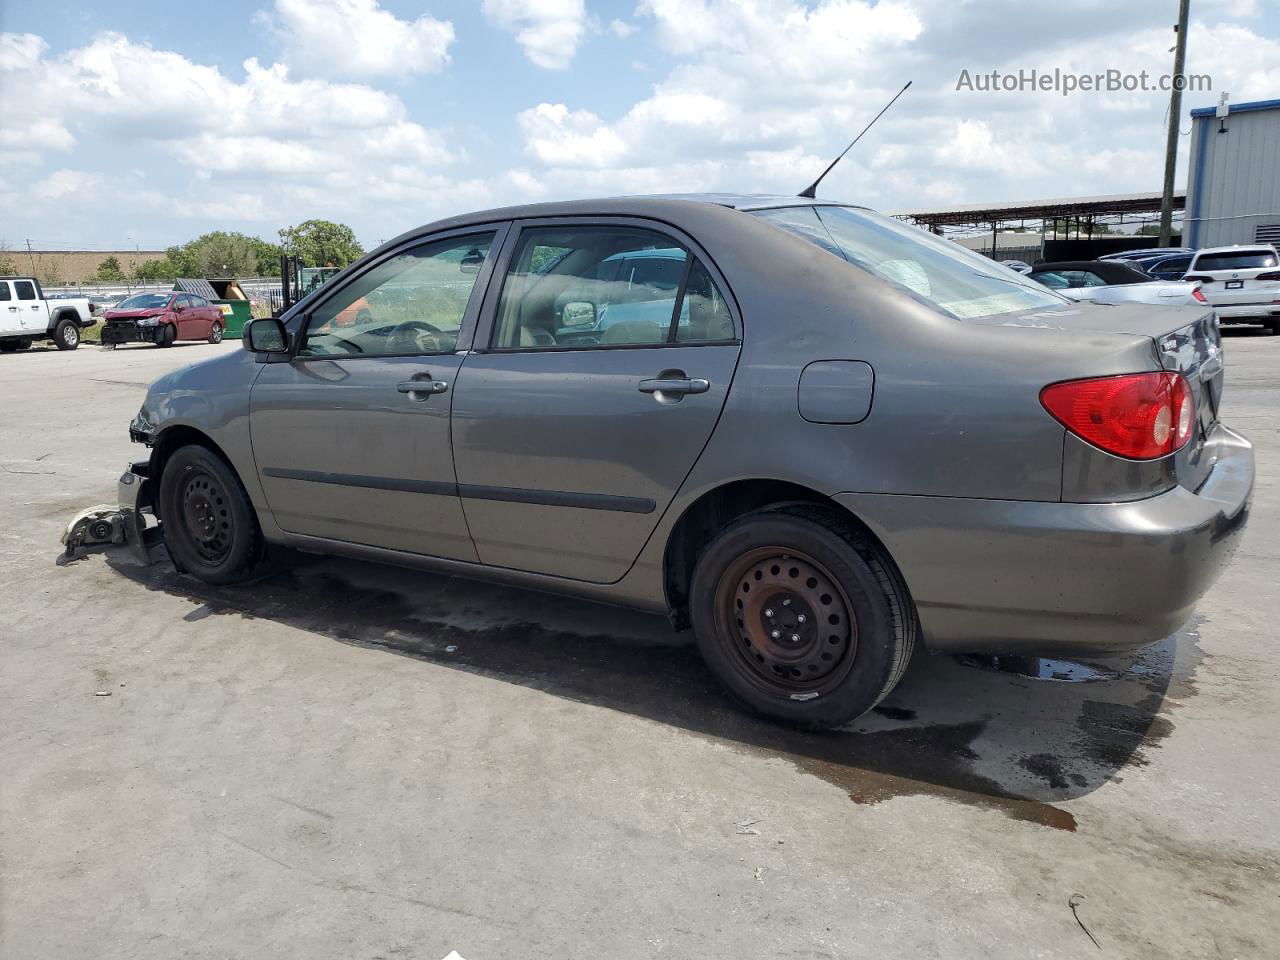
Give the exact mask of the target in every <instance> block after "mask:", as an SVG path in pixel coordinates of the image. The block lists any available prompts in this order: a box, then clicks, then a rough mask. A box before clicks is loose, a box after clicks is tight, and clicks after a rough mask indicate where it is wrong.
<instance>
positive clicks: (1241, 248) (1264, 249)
mask: <svg viewBox="0 0 1280 960" xmlns="http://www.w3.org/2000/svg"><path fill="white" fill-rule="evenodd" d="M1205 253H1276V248H1275V245H1274V244H1270V243H1233V244H1231V246H1228V247H1205V248H1204V249H1203V250H1197V251H1196V256H1197V257H1198V256H1200V255H1202V254H1205Z"/></svg>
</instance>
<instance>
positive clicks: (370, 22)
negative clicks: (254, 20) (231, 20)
mask: <svg viewBox="0 0 1280 960" xmlns="http://www.w3.org/2000/svg"><path fill="white" fill-rule="evenodd" d="M259 19H260V21H261V22H264V23H266V24H268V25H269V26H270V27H271V29H272V30H273V31H274V32H275V33H276V35H277V36H278V37H279V38H280V40H281V41H282V42H283V44H284V52H283V55H282V59H283V61H284V63H285V64H286V65H287V66H288V67H289V68H290V69H291V70H293V71H294V72H296V73H299V74H304V75H307V76H316V77H362V78H363V77H381V76H387V77H394V76H397V75H403V74H407V73H436V72H438V71H439V70H440V69H441V68H442V67H443V66H444V65H445V64H446V63H448V62H449V46H450V44H452V43H453V40H454V30H453V24H452V23H450V22H449V21H447V20H437V19H436V18H435V17H432V16H430V15H429V14H425V13H424V14H423V15H422V16H420V17H418V18H417V19H416V20H412V21H410V20H401V19H400V18H398V17H397V16H395V14H393V13H391V12H390V11H388V10H384V9H382V7H381V6H379V4H378V2H377V0H275V7H274V11H273V12H272V13H269V14H268V13H263V14H260V15H259Z"/></svg>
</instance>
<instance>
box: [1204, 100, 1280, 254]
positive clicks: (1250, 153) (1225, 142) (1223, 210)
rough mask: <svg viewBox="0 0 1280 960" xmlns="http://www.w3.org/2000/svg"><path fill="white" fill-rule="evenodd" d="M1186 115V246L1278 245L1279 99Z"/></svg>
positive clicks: (1279, 179)
mask: <svg viewBox="0 0 1280 960" xmlns="http://www.w3.org/2000/svg"><path fill="white" fill-rule="evenodd" d="M1218 113H1219V108H1217V107H1203V108H1201V109H1198V110H1192V111H1191V122H1192V132H1191V166H1190V169H1189V171H1188V174H1187V210H1186V215H1185V219H1184V221H1183V236H1184V237H1185V238H1186V240H1185V242H1186V244H1187V245H1188V246H1191V247H1218V246H1224V245H1226V244H1232V243H1275V244H1280V100H1259V101H1257V102H1256V103H1236V104H1230V105H1228V106H1227V108H1226V115H1225V116H1221V117H1219V116H1218Z"/></svg>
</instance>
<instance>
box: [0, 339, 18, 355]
mask: <svg viewBox="0 0 1280 960" xmlns="http://www.w3.org/2000/svg"><path fill="white" fill-rule="evenodd" d="M17 349H18V341H17V340H0V353H13V352H14V351H15V350H17Z"/></svg>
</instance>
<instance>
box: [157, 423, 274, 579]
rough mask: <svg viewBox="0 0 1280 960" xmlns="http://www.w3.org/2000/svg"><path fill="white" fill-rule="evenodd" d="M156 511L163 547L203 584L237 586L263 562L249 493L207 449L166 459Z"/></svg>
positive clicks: (188, 448) (186, 449)
mask: <svg viewBox="0 0 1280 960" xmlns="http://www.w3.org/2000/svg"><path fill="white" fill-rule="evenodd" d="M159 512H160V519H161V521H162V522H161V526H160V529H161V530H162V531H163V533H164V544H165V547H166V548H167V549H168V551H169V556H170V557H171V558H172V559H173V565H174V566H175V567H177V568H178V570H180V571H182V572H184V573H189V574H191V575H192V576H193V577H196V578H197V579H199V580H203V581H204V582H205V583H215V584H222V583H238V582H240V581H242V580H247V579H249V578H250V577H251V576H253V573H254V571H255V569H256V568H257V567H258V565H259V564H260V563H261V562H262V559H263V555H264V542H263V539H262V530H261V528H260V527H259V526H258V517H257V514H255V513H254V510H253V504H252V503H250V502H249V495H248V494H247V493H245V489H244V485H243V484H242V483H241V482H240V478H239V477H237V476H236V473H235V471H234V470H232V469H231V467H230V465H228V464H227V462H226V461H225V460H223V459H222V458H221V457H220V456H218V455H217V454H216V453H214V452H213V451H212V450H209V449H208V448H207V447H201V446H195V445H191V446H186V447H180V448H179V449H178V450H176V451H175V452H174V454H173V455H172V456H171V457H169V459H168V461H167V462H166V463H165V466H164V473H163V474H162V475H161V477H160V511H159Z"/></svg>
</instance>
